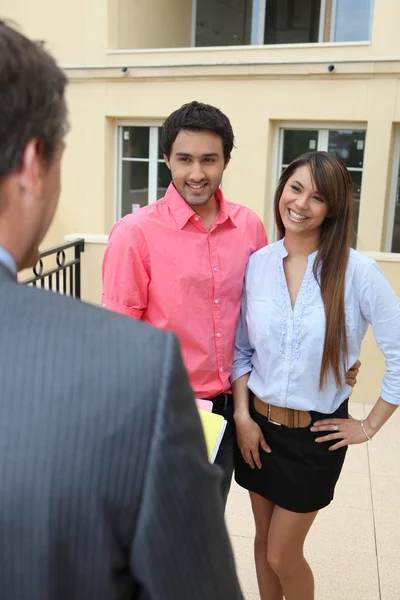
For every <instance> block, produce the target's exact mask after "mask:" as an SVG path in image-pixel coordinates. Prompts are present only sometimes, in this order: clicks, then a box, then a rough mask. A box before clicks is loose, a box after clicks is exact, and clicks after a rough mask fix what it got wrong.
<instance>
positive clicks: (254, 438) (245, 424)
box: [235, 415, 271, 469]
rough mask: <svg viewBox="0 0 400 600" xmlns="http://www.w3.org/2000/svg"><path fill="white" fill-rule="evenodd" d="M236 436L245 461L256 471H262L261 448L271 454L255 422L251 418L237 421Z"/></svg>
mask: <svg viewBox="0 0 400 600" xmlns="http://www.w3.org/2000/svg"><path fill="white" fill-rule="evenodd" d="M235 423H236V436H237V442H238V446H239V448H240V452H241V453H242V456H243V460H244V461H245V462H246V463H247V464H248V465H249V466H250V467H251V468H252V469H254V468H255V467H256V466H257V468H258V469H261V467H262V465H261V460H260V446H261V448H262V449H263V450H264V452H268V453H269V452H271V448H270V447H269V446H268V444H267V442H266V441H265V439H264V436H263V434H262V431H261V429H260V427H259V425H257V423H256V422H255V421H253V419H252V418H251V417H250V415H249V416H247V417H243V418H241V419H238V420H235Z"/></svg>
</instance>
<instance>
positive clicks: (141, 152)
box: [121, 127, 150, 158]
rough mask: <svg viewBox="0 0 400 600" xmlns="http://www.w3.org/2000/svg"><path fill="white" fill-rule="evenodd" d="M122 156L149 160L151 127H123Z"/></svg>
mask: <svg viewBox="0 0 400 600" xmlns="http://www.w3.org/2000/svg"><path fill="white" fill-rule="evenodd" d="M121 129H122V156H123V157H124V158H149V140H150V127H121Z"/></svg>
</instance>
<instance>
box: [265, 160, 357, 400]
mask: <svg viewBox="0 0 400 600" xmlns="http://www.w3.org/2000/svg"><path fill="white" fill-rule="evenodd" d="M303 166H307V167H308V168H309V169H310V173H311V178H312V180H313V182H314V185H315V188H316V189H317V190H318V194H319V195H320V196H322V198H323V200H324V201H325V204H326V206H327V209H328V216H327V217H326V219H325V221H324V222H323V223H322V225H321V237H320V241H319V248H318V253H317V257H316V259H315V262H314V267H313V272H314V277H315V278H316V279H317V281H318V283H319V285H320V288H321V296H322V300H323V303H324V307H325V320H326V329H325V341H324V351H323V354H322V362H321V371H320V379H319V384H320V389H322V388H323V387H324V384H325V382H326V377H327V374H328V371H329V370H330V369H331V370H332V371H333V374H334V376H335V381H336V384H337V386H338V387H340V388H341V387H342V386H343V382H344V375H345V372H346V358H347V333H346V315H345V304H344V301H345V298H344V291H345V279H346V268H347V263H348V260H349V251H350V245H351V239H352V232H353V224H352V213H353V184H352V180H351V177H350V174H349V172H348V170H347V169H346V167H345V165H344V164H343V163H342V161H341V160H339V159H338V158H336V157H335V156H332V155H331V154H328V153H327V152H308V153H307V154H303V155H302V156H300V157H299V158H297V159H296V160H294V161H293V162H292V163H290V165H289V166H288V167H287V168H286V169H285V170H284V171H283V173H282V175H281V177H280V179H279V183H278V188H277V190H276V192H275V199H274V211H275V223H276V226H277V229H278V234H279V239H282V238H283V237H284V236H285V227H284V225H283V222H282V219H281V215H280V211H279V201H280V199H281V196H282V192H283V189H284V187H285V185H286V183H287V181H288V180H289V179H290V177H292V175H293V174H294V172H295V171H296V169H298V168H299V167H303Z"/></svg>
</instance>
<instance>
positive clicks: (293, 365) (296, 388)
mask: <svg viewBox="0 0 400 600" xmlns="http://www.w3.org/2000/svg"><path fill="white" fill-rule="evenodd" d="M287 255H288V253H287V251H286V249H285V246H284V240H280V241H279V242H276V243H275V244H270V245H269V246H267V247H265V248H263V249H262V250H259V251H258V252H255V253H254V254H253V255H252V256H251V257H250V259H249V262H248V265H247V271H246V278H245V284H244V289H243V300H242V308H241V313H240V317H239V322H238V328H237V333H236V343H235V355H234V360H233V368H232V377H231V381H232V382H233V381H235V380H236V379H238V378H239V377H241V376H242V375H245V374H246V373H251V374H250V379H249V383H248V386H249V388H250V390H251V391H252V392H254V394H255V395H256V396H258V397H259V398H261V399H262V400H263V401H264V402H267V403H269V404H272V405H275V406H285V407H288V408H295V409H300V410H316V411H318V412H322V413H325V414H330V413H332V412H334V411H335V410H336V409H337V408H338V407H339V406H340V404H341V403H342V402H343V400H345V399H346V398H347V397H348V396H349V395H350V394H351V392H352V389H351V388H350V387H349V386H348V385H346V384H345V385H344V387H343V388H342V389H338V387H337V385H336V383H335V379H334V376H333V373H328V377H327V381H326V385H325V387H324V388H323V390H322V391H320V389H319V375H320V368H321V360H322V352H323V346H324V337H325V312H324V304H323V302H322V298H321V293H320V288H319V285H318V283H317V281H316V279H315V277H314V275H313V264H314V260H315V258H316V255H317V253H316V252H314V253H313V254H310V256H309V257H308V265H307V269H306V273H305V275H304V279H303V282H302V285H301V287H300V290H299V293H298V296H297V299H296V304H295V307H294V309H292V306H291V302H290V296H289V291H288V288H287V284H286V277H285V273H284V270H283V259H284V258H285V257H286V256H287ZM345 309H346V328H347V336H348V357H347V361H346V363H347V368H350V367H351V366H352V365H353V364H354V363H355V362H356V360H357V358H358V357H359V355H360V347H361V342H362V339H363V338H364V336H365V333H366V331H367V328H368V324H371V325H372V328H373V332H374V335H375V339H376V342H377V344H378V346H379V348H380V350H381V351H382V352H383V354H384V355H385V357H386V374H385V377H384V379H383V382H382V391H381V396H382V398H383V399H384V400H386V401H387V402H390V403H391V404H400V301H399V299H398V298H397V297H396V295H395V293H394V291H393V290H392V288H391V286H390V284H389V282H388V281H387V279H386V277H385V275H384V274H383V272H382V271H381V269H380V268H379V267H378V265H377V264H376V262H375V261H374V260H372V259H371V258H369V257H367V256H365V255H364V254H361V253H360V252H356V251H355V250H351V251H350V257H349V263H348V267H347V274H346V285H345ZM361 376H362V370H361ZM374 400H375V399H372V398H371V399H370V401H374Z"/></svg>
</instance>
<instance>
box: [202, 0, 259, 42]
mask: <svg viewBox="0 0 400 600" xmlns="http://www.w3.org/2000/svg"><path fill="white" fill-rule="evenodd" d="M251 6H252V0H197V14H196V46H242V45H247V44H250V35H251Z"/></svg>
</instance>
